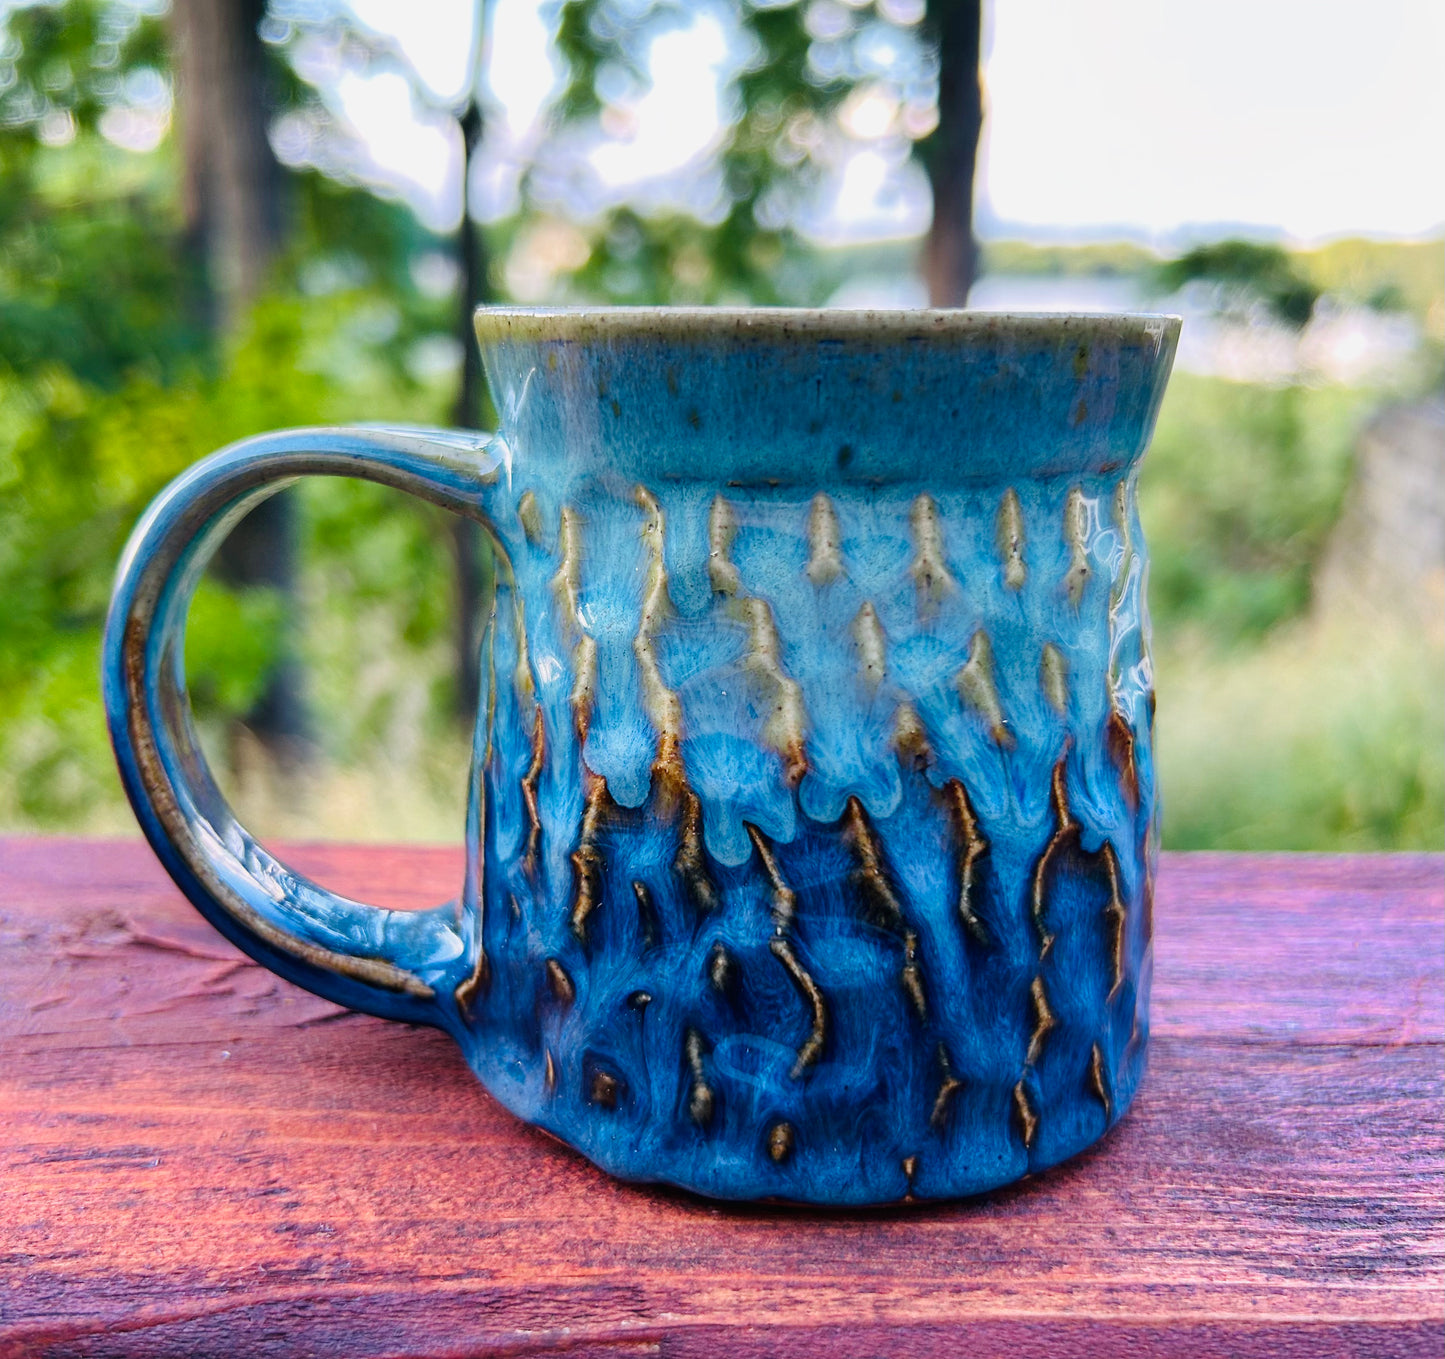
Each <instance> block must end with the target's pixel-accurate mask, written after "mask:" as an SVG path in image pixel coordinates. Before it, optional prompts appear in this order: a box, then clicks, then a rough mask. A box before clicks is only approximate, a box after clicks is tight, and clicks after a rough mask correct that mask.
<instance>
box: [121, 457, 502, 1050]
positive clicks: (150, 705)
mask: <svg viewBox="0 0 1445 1359" xmlns="http://www.w3.org/2000/svg"><path fill="white" fill-rule="evenodd" d="M491 443H492V436H490V435H480V434H467V433H462V432H460V431H456V430H423V429H399V428H338V429H295V430H284V431H280V432H277V433H273V434H263V435H261V436H259V437H258V438H254V439H247V440H244V441H243V442H241V443H237V444H232V445H231V446H230V447H228V448H224V449H221V450H220V451H219V452H217V453H213V454H212V455H211V456H210V457H208V458H205V459H203V460H202V461H201V462H198V463H197V464H196V465H195V466H194V467H192V468H190V469H189V470H188V471H186V472H185V473H183V474H182V475H181V476H179V477H177V478H176V480H175V481H173V482H172V483H171V484H170V485H169V486H168V487H167V488H166V489H165V490H164V491H163V492H162V493H161V495H160V496H159V497H158V498H157V499H156V500H155V502H154V503H153V504H152V505H151V506H150V508H149V509H148V510H147V511H146V513H145V514H144V516H142V518H141V520H140V522H139V523H138V524H137V525H136V527H135V531H134V532H133V533H132V534H131V537H130V541H129V542H128V543H127V545H126V549H125V552H124V554H123V555H122V557H121V561H120V567H119V570H118V573H117V578H116V586H115V593H114V594H113V596H112V598H111V605H110V612H109V615H108V616H107V619H106V626H105V639H104V643H103V650H102V691H103V696H104V700H105V711H106V720H107V722H108V724H109V727H110V738H111V744H112V745H113V746H114V748H115V754H116V761H117V763H118V764H119V766H120V775H121V782H122V783H123V784H124V786H125V791H126V796H127V797H129V799H130V802H131V806H132V807H133V808H134V809H135V813H136V817H137V819H138V820H139V821H140V824H141V829H142V830H143V831H144V832H145V835H146V838H147V839H148V840H149V841H150V844H151V848H152V849H154V851H155V853H156V855H157V857H158V858H159V859H160V861H161V863H162V864H163V865H164V866H165V868H166V870H167V872H169V873H170V875H171V877H172V878H174V879H175V881H176V884H177V885H178V886H179V887H180V889H181V890H182V891H183V892H184V893H185V894H186V896H187V897H189V898H190V900H191V902H192V903H193V904H194V905H195V906H196V908H197V909H198V910H199V911H200V912H201V914H202V915H204V916H205V917H206V918H207V919H208V920H209V921H210V922H211V923H212V924H213V925H214V926H215V927H216V928H217V929H218V930H220V931H221V933H222V934H224V935H225V936H226V937H227V938H228V939H230V940H231V942H232V943H234V944H235V945H237V947H239V948H240V949H242V950H243V951H244V952H246V953H248V954H249V955H250V956H251V957H252V958H254V959H256V961H257V962H259V963H261V964H262V965H263V966H265V967H268V968H270V969H271V970H272V971H273V972H277V973H279V974H280V975H281V976H283V977H285V978H286V979H287V980H289V981H293V982H296V983H297V984H298V985H300V986H304V987H305V988H306V989H307V990H309V991H314V992H315V993H316V994H317V995H320V996H324V997H325V998H326V999H327V1000H331V1001H335V1002H336V1003H337V1004H338V1005H345V1006H348V1007H350V1008H352V1009H356V1010H365V1011H367V1012H368V1013H370V1014H375V1015H381V1016H383V1017H385V1018H388V1019H403V1020H410V1021H412V1022H418V1023H426V1024H434V1025H439V1026H440V1027H443V1028H452V1027H454V1025H455V1023H456V1022H457V1015H458V1011H457V1006H456V1005H455V1004H453V1003H450V1002H452V1001H453V999H454V997H453V992H454V991H455V989H456V987H457V985H458V984H459V983H460V981H461V980H462V979H463V978H465V977H466V975H467V974H468V971H469V958H468V955H469V954H471V953H473V952H475V951H476V949H477V948H478V947H479V946H480V940H477V939H475V938H472V937H470V936H472V935H474V934H475V931H476V920H475V918H474V917H475V910H472V911H471V912H469V913H468V914H469V915H470V916H472V917H473V918H471V919H467V918H464V917H463V909H462V906H459V905H458V904H457V903H452V904H449V905H446V906H438V907H436V908H434V909H432V910H427V911H394V910H385V909H382V908H380V907H376V906H367V905H365V904H363V903H362V902H359V901H352V900H349V899H348V898H346V897H342V896H338V895H337V894H336V893H334V892H329V891H327V890H326V888H324V887H322V886H320V885H319V884H317V883H315V882H312V881H310V880H309V879H307V878H305V877H303V876H302V875H300V874H298V873H294V872H292V871H291V870H290V869H288V868H287V867H285V865H283V864H281V863H280V862H279V861H278V860H277V859H275V858H274V857H273V856H272V855H271V854H269V853H268V852H267V851H266V850H265V849H264V848H262V846H261V845H260V844H258V843H257V841H256V839H255V837H254V836H252V835H251V834H250V833H249V832H248V831H247V830H246V829H245V828H244V827H243V826H242V825H241V824H240V823H239V822H238V821H237V820H236V818H235V816H234V815H233V814H232V812H231V808H230V807H229V806H228V805H227V802H226V799H225V798H224V797H223V796H222V794H221V791H220V789H219V788H218V787H217V786H216V782H215V779H214V778H213V777H212V775H211V771H210V769H209V768H208V767H207V765H206V761H205V756H204V755H203V754H202V752H201V747H200V744H199V742H198V741H197V739H196V732H195V727H194V726H193V724H192V721H191V708H190V699H189V697H188V695H187V693H186V684H185V668H184V659H185V645H184V643H185V625H186V613H187V610H188V608H189V606H190V601H191V596H192V594H193V593H194V591H195V587H196V583H197V581H198V580H199V579H200V575H201V572H202V570H203V569H204V567H205V564H206V562H207V560H208V559H209V558H210V556H211V554H212V553H213V552H214V551H215V550H216V548H217V547H218V546H219V545H220V543H221V541H222V540H223V539H224V538H225V536H226V534H227V533H229V532H230V530H231V528H232V527H233V526H234V525H235V524H236V522H237V521H238V520H239V519H240V518H241V517H242V516H243V515H244V514H245V513H246V512H247V511H248V510H250V509H252V508H253V507H254V506H255V505H257V504H259V503H260V502H261V501H262V500H265V499H266V498H267V497H268V496H271V495H274V494H275V493H276V492H277V491H279V490H281V489H282V488H283V487H284V486H286V485H287V484H289V483H290V482H293V481H295V480H296V479H297V478H298V477H302V476H349V477H360V478H362V479H364V480H367V481H375V482H379V483H381V484H382V485H385V486H393V487H395V488H397V489H398V490H402V491H409V492H410V493H411V494H413V495H416V496H420V497H421V498H422V499H423V500H428V501H430V502H431V503H432V504H435V505H440V506H442V507H443V508H445V509H448V510H451V511H453V512H455V513H457V514H461V515H465V516H467V517H468V518H471V519H475V520H477V521H478V522H479V523H480V524H481V525H482V526H483V528H484V529H485V530H486V531H487V533H488V536H489V537H490V538H491V539H492V540H493V542H495V539H496V533H495V529H494V528H493V527H492V524H491V520H490V519H489V517H488V515H487V513H486V509H485V505H486V503H487V502H488V501H489V500H490V499H491V497H492V495H493V494H494V493H495V491H496V489H497V487H498V485H499V481H500V477H499V469H500V467H501V465H502V458H501V457H500V456H499V454H498V451H497V450H496V449H495V448H493V447H491V446H490V445H491ZM497 550H499V551H500V548H498V549H497ZM472 783H473V787H472V788H471V790H470V793H469V806H468V820H469V822H479V820H480V815H481V808H480V801H479V800H480V797H481V789H480V786H479V785H478V783H477V779H476V777H473V780H472ZM469 852H470V851H469ZM474 876H475V866H474V865H470V864H469V866H468V882H469V883H470V882H471V881H472V879H473V877H474ZM473 898H474V892H473V891H467V892H464V894H463V902H464V903H465V905H467V906H474V904H475V903H474V900H473Z"/></svg>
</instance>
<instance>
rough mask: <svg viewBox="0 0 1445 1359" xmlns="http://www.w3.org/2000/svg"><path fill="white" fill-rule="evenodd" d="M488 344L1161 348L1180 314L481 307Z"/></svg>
mask: <svg viewBox="0 0 1445 1359" xmlns="http://www.w3.org/2000/svg"><path fill="white" fill-rule="evenodd" d="M472 319H473V325H474V328H475V330H476V334H477V338H478V339H479V340H480V341H481V342H482V343H483V344H495V343H497V342H498V341H503V340H521V341H531V342H537V341H544V342H545V341H588V340H623V339H630V340H638V339H643V338H647V337H656V338H658V339H662V340H666V341H669V342H673V343H677V342H686V341H714V342H716V341H719V340H736V339H756V340H765V341H766V340H773V341H779V340H787V339H792V338H795V337H796V338H808V339H815V340H832V341H848V340H853V341H858V340H863V341H867V340H885V341H899V340H941V341H953V342H962V343H965V344H967V343H969V342H979V341H988V342H995V341H997V340H998V339H1000V338H1007V339H1010V340H1014V341H1020V340H1023V341H1027V340H1032V341H1034V342H1038V341H1045V340H1047V341H1052V342H1054V343H1058V342H1061V341H1064V340H1079V341H1084V342H1089V343H1097V342H1099V341H1112V342H1113V343H1116V344H1153V345H1155V346H1160V345H1162V344H1166V343H1172V342H1173V341H1175V340H1177V338H1178V336H1179V330H1180V327H1181V325H1182V324H1183V319H1182V318H1181V317H1180V316H1179V315H1177V314H1176V313H1173V312H1042V311H1037V312H1027V311H977V310H972V309H969V308H964V307H946V308H945V307H927V308H917V307H915V308H899V307H892V308H877V309H851V308H843V307H590V306H577V307H560V306H558V307H522V306H512V305H507V304H503V305H499V306H481V307H478V308H477V309H476V311H475V312H474V313H473V317H472Z"/></svg>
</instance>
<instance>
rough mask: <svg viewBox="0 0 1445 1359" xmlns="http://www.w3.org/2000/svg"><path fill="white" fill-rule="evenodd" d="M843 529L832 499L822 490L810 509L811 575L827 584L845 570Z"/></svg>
mask: <svg viewBox="0 0 1445 1359" xmlns="http://www.w3.org/2000/svg"><path fill="white" fill-rule="evenodd" d="M842 543H843V531H842V529H841V528H840V527H839V525H838V511H837V510H835V509H834V508H833V502H832V501H831V500H829V499H828V497H827V496H826V495H825V494H824V493H823V492H822V491H819V492H818V494H817V495H815V496H814V497H813V504H812V507H811V508H810V509H809V511H808V565H807V567H806V568H805V569H806V571H807V573H808V579H809V580H810V581H812V582H813V584H814V585H819V586H822V585H827V584H829V583H830V582H831V581H835V580H837V579H838V577H839V576H841V575H842V574H843V551H842Z"/></svg>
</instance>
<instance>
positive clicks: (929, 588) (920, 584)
mask: <svg viewBox="0 0 1445 1359" xmlns="http://www.w3.org/2000/svg"><path fill="white" fill-rule="evenodd" d="M908 522H909V525H910V526H911V527H912V529H913V565H912V566H910V567H909V568H908V571H909V574H910V575H911V576H912V577H913V584H914V587H915V589H916V590H917V592H918V616H919V617H920V618H921V619H923V620H924V621H925V622H926V621H927V620H928V619H930V618H932V617H933V616H934V615H935V614H936V613H937V612H938V608H939V605H941V604H942V603H943V601H944V599H945V598H946V597H947V596H948V595H951V594H955V593H957V591H958V584H957V583H956V582H955V581H954V579H953V577H952V575H950V574H949V570H948V563H947V560H946V554H945V553H944V549H943V525H942V523H941V522H940V521H939V517H938V505H937V503H936V502H935V501H934V499H933V497H932V496H931V495H928V494H926V493H925V494H924V495H921V496H919V497H918V498H917V499H916V500H915V501H914V502H913V508H912V509H911V510H910V511H909V513H908Z"/></svg>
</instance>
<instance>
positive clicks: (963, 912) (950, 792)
mask: <svg viewBox="0 0 1445 1359" xmlns="http://www.w3.org/2000/svg"><path fill="white" fill-rule="evenodd" d="M943 793H944V796H945V797H946V798H947V799H948V804H949V808H950V810H951V811H952V812H953V819H954V821H955V823H956V824H957V828H958V836H959V838H960V839H961V840H962V841H963V844H962V847H961V849H960V850H959V856H958V918H959V919H960V920H961V921H963V927H964V929H966V930H967V931H968V932H969V934H970V935H972V936H973V939H974V942H975V943H977V944H981V945H982V946H983V947H984V948H987V947H988V944H989V937H988V927H987V926H986V925H985V924H984V923H983V921H982V920H981V919H980V918H979V915H978V912H977V911H976V910H974V906H973V890H974V886H975V885H976V883H977V880H978V879H977V869H978V861H979V860H980V859H981V858H983V856H984V855H985V854H987V853H988V841H987V840H986V839H985V838H984V835H983V831H982V830H980V829H979V824H978V817H977V816H976V815H975V814H974V810H973V805H972V803H970V802H969V800H968V791H967V789H965V788H964V786H963V784H962V783H961V782H960V781H959V780H958V779H949V781H948V782H947V783H945V784H944V785H943Z"/></svg>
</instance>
